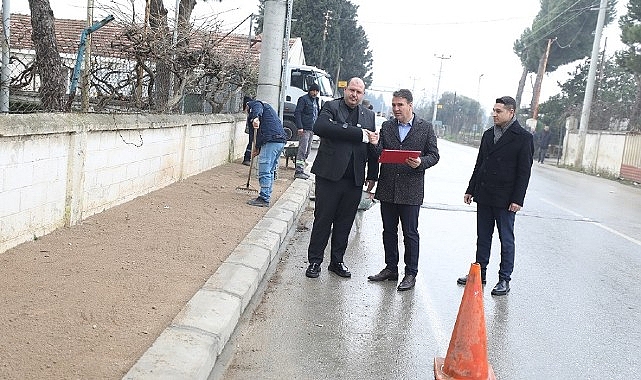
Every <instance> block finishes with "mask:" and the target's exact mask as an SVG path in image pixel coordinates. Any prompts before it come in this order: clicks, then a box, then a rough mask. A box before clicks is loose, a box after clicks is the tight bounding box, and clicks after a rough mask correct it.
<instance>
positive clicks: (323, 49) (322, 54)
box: [318, 9, 338, 80]
mask: <svg viewBox="0 0 641 380" xmlns="http://www.w3.org/2000/svg"><path fill="white" fill-rule="evenodd" d="M331 15H332V11H330V10H329V9H328V10H326V11H325V26H324V27H323V43H322V46H321V56H320V62H319V63H318V67H320V68H323V59H324V58H325V40H326V39H327V30H328V29H329V20H331V19H332V16H331ZM336 80H338V78H336Z"/></svg>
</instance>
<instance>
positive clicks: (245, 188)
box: [236, 127, 258, 195]
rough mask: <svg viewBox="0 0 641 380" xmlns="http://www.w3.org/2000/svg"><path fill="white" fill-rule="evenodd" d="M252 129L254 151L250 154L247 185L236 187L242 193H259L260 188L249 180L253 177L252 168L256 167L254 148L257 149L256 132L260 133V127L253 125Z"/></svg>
mask: <svg viewBox="0 0 641 380" xmlns="http://www.w3.org/2000/svg"><path fill="white" fill-rule="evenodd" d="M252 129H253V130H254V138H253V139H252V152H251V154H250V157H251V158H250V159H249V174H247V183H246V184H245V186H238V187H237V188H236V192H237V193H241V194H249V195H258V190H256V189H254V188H253V187H251V186H249V180H250V179H251V177H252V168H253V167H254V149H256V134H257V133H258V128H254V127H252Z"/></svg>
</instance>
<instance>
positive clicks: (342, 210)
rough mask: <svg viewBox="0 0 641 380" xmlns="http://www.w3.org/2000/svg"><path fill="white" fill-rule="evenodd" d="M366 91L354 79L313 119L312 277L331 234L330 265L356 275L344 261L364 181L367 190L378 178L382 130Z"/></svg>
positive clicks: (309, 271)
mask: <svg viewBox="0 0 641 380" xmlns="http://www.w3.org/2000/svg"><path fill="white" fill-rule="evenodd" d="M364 95H365V84H364V83H363V80H362V79H360V78H352V79H350V80H349V82H348V83H347V88H346V89H345V96H344V97H343V98H340V99H335V100H332V101H329V102H326V103H325V104H324V105H323V107H322V108H321V111H320V113H319V114H318V119H317V120H316V123H315V124H314V133H315V134H316V135H318V136H319V137H320V139H321V141H320V146H319V147H318V152H317V153H316V158H315V159H314V164H313V165H312V170H311V172H312V173H314V175H315V176H316V187H315V196H316V205H315V208H314V224H313V227H312V233H311V237H310V241H309V248H308V250H307V258H308V261H309V267H308V268H307V270H306V271H305V275H306V276H307V277H310V278H316V277H318V276H319V275H320V271H321V268H320V265H321V263H322V262H323V256H324V252H325V247H327V243H328V240H329V236H330V235H331V236H332V243H331V255H330V262H329V267H328V269H329V270H330V271H331V272H334V273H336V274H337V275H339V276H341V277H351V275H352V274H351V273H350V272H349V269H348V268H347V267H346V266H345V264H344V263H343V256H344V255H345V250H346V249H347V243H348V237H349V231H350V230H351V229H352V224H354V218H355V217H356V211H357V209H358V204H359V203H360V200H361V193H362V191H363V185H364V183H365V180H366V179H367V189H368V191H369V190H371V189H373V188H374V184H375V183H376V178H377V177H378V162H377V155H376V148H375V145H376V144H377V143H378V134H377V133H376V126H375V123H374V118H375V117H374V112H372V111H370V110H369V109H367V108H365V107H363V106H362V105H361V104H360V103H361V101H362V100H363V96H364ZM366 165H367V176H365V166H366Z"/></svg>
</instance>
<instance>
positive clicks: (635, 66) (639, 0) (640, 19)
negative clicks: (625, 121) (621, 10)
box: [616, 0, 641, 131]
mask: <svg viewBox="0 0 641 380" xmlns="http://www.w3.org/2000/svg"><path fill="white" fill-rule="evenodd" d="M627 11H628V13H627V14H626V15H624V16H622V17H621V19H620V20H619V26H620V27H621V41H622V42H623V43H624V44H625V45H627V46H628V48H627V49H626V50H623V51H620V52H617V54H616V61H617V63H618V64H619V65H621V66H622V67H623V68H624V69H625V70H626V71H627V72H628V73H631V74H632V75H633V76H634V83H635V84H636V95H635V101H634V104H633V105H632V110H631V113H630V129H632V130H637V131H638V130H641V53H640V52H639V50H638V49H639V48H638V47H639V44H641V0H629V1H628V5H627Z"/></svg>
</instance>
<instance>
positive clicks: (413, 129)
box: [368, 89, 440, 291]
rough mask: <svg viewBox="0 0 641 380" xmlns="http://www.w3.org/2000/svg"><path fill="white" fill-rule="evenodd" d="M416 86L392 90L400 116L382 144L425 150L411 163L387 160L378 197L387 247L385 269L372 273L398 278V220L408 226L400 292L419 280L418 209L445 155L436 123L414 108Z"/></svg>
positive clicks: (388, 125)
mask: <svg viewBox="0 0 641 380" xmlns="http://www.w3.org/2000/svg"><path fill="white" fill-rule="evenodd" d="M412 101H413V98H412V93H411V92H410V90H405V89H402V90H398V91H395V92H394V93H393V94H392V110H393V112H394V119H393V120H388V121H386V122H384V123H383V126H382V127H381V131H380V140H379V144H378V150H379V152H380V151H382V150H383V149H393V150H415V151H420V152H421V153H420V154H419V157H417V158H412V157H409V158H406V159H405V162H403V163H398V164H392V163H382V164H381V169H380V171H381V172H380V176H379V179H378V186H377V188H376V196H375V198H376V199H378V200H379V201H380V202H381V217H382V219H383V248H384V249H385V268H384V269H383V270H382V271H381V272H380V273H378V274H375V275H373V276H369V277H368V279H369V280H370V281H385V280H390V281H396V280H398V261H399V251H398V222H399V220H400V222H401V227H402V229H403V243H404V245H405V255H404V259H405V276H404V277H403V280H402V281H401V282H400V284H399V285H398V290H399V291H403V290H409V289H412V288H413V287H414V284H415V283H416V275H417V274H418V253H419V235H418V213H419V211H420V209H421V205H422V204H423V195H424V187H425V183H424V182H425V169H427V168H430V167H432V166H434V165H436V163H437V162H438V160H439V158H440V156H439V154H438V147H437V145H436V134H435V133H434V128H432V124H431V123H429V122H427V121H425V120H423V119H421V118H419V117H418V116H416V115H415V114H414V112H413V107H412Z"/></svg>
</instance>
